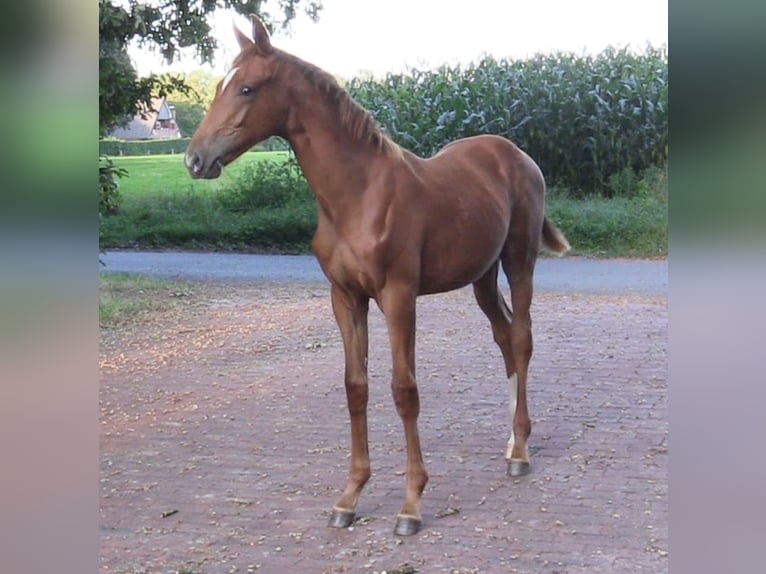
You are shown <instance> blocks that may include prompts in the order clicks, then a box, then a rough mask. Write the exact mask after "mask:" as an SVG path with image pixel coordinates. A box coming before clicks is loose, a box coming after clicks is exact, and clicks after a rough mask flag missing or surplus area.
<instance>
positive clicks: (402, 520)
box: [380, 289, 428, 536]
mask: <svg viewBox="0 0 766 574" xmlns="http://www.w3.org/2000/svg"><path fill="white" fill-rule="evenodd" d="M380 302H381V308H382V310H383V313H384V314H385V316H386V324H387V326H388V334H389V339H390V343H391V354H392V359H393V369H392V379H391V391H392V394H393V398H394V403H395V404H396V410H397V412H398V414H399V417H400V418H401V419H402V423H403V425H404V436H405V440H406V444H407V491H406V497H405V501H404V506H402V509H401V511H400V512H399V515H398V516H397V520H396V526H395V527H394V533H395V534H397V535H399V536H411V535H413V534H416V533H417V532H418V531H419V530H420V526H421V524H422V518H421V514H420V499H421V496H422V494H423V489H424V488H425V486H426V483H427V482H428V473H427V472H426V468H425V464H424V463H423V455H422V452H421V450H420V437H419V434H418V415H419V414H420V398H419V396H418V387H417V384H416V381H415V293H414V292H413V291H410V290H407V289H401V290H395V289H389V290H388V291H387V292H386V293H384V294H383V296H382V297H381V301H380Z"/></svg>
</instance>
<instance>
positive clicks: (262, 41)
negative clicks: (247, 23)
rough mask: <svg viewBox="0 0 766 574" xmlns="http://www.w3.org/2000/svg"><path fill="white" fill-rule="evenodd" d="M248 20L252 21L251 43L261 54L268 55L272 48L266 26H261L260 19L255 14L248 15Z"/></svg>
mask: <svg viewBox="0 0 766 574" xmlns="http://www.w3.org/2000/svg"><path fill="white" fill-rule="evenodd" d="M250 19H251V20H252V21H253V42H254V43H255V45H256V46H257V47H258V50H259V51H260V52H261V54H264V55H266V54H270V53H271V52H272V51H273V50H274V48H272V46H271V39H270V38H269V31H268V30H267V29H266V26H264V25H263V22H261V19H260V18H258V16H256V15H255V14H250Z"/></svg>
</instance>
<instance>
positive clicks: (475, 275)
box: [420, 213, 508, 295]
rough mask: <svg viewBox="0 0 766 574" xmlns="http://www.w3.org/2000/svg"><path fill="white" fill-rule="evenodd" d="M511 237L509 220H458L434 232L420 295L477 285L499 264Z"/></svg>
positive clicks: (424, 255) (497, 217) (424, 263)
mask: <svg viewBox="0 0 766 574" xmlns="http://www.w3.org/2000/svg"><path fill="white" fill-rule="evenodd" d="M507 235H508V218H507V217H503V214H502V213H497V214H495V215H494V216H493V217H489V218H480V217H464V218H455V219H454V220H453V223H452V225H451V226H449V227H448V228H444V229H440V230H439V231H438V232H432V233H431V234H430V235H429V236H428V237H427V239H426V242H425V245H424V249H423V252H422V256H421V274H420V277H421V281H420V294H423V295H425V294H428V293H442V292H445V291H451V290H453V289H459V288H460V287H463V286H465V285H468V284H470V283H473V282H474V281H476V280H477V279H479V277H481V276H482V275H484V273H486V272H487V270H488V269H489V268H490V267H491V266H492V264H493V263H494V262H495V261H497V259H498V257H499V256H500V252H501V250H502V249H503V245H505V240H506V238H507Z"/></svg>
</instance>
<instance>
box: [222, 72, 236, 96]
mask: <svg viewBox="0 0 766 574" xmlns="http://www.w3.org/2000/svg"><path fill="white" fill-rule="evenodd" d="M237 70H239V66H237V67H236V68H232V69H231V70H229V73H228V74H226V77H225V78H224V79H223V82H222V83H221V93H223V91H224V90H225V89H226V86H228V85H229V82H231V79H232V78H233V77H234V74H236V73H237Z"/></svg>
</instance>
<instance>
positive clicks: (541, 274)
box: [99, 251, 668, 295]
mask: <svg viewBox="0 0 766 574" xmlns="http://www.w3.org/2000/svg"><path fill="white" fill-rule="evenodd" d="M100 260H101V261H102V262H103V263H104V264H105V265H99V268H100V272H101V273H130V274H138V275H144V276H148V277H159V278H168V279H182V280H203V281H258V282H261V283H264V282H272V283H317V282H325V281H327V279H326V278H325V277H324V275H323V274H322V270H321V269H320V268H319V264H318V263H317V261H316V259H315V258H314V256H312V255H255V254H241V253H238V254H232V253H188V252H176V251H163V252H149V251H110V252H106V253H102V254H101V256H100ZM667 288H668V262H667V260H632V259H583V258H578V257H564V258H562V259H553V258H542V259H540V260H538V263H537V267H536V269H535V289H536V290H537V291H538V292H554V293H562V292H569V293H599V294H609V293H614V294H624V293H636V294H643V295H665V294H667Z"/></svg>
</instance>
